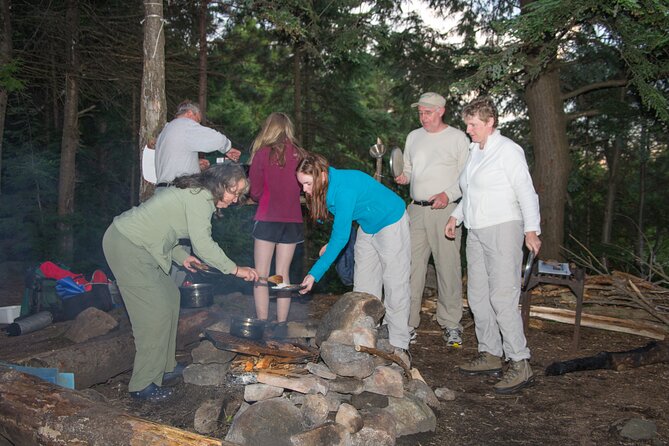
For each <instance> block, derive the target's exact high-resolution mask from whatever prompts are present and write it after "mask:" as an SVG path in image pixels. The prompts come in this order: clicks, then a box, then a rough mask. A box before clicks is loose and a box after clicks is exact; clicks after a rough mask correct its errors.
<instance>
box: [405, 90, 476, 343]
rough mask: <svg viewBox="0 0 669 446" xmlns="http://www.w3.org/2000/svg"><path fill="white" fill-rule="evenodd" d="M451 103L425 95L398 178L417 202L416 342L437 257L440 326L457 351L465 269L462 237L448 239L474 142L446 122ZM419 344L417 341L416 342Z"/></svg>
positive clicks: (412, 324)
mask: <svg viewBox="0 0 669 446" xmlns="http://www.w3.org/2000/svg"><path fill="white" fill-rule="evenodd" d="M445 105H446V100H445V99H444V97H443V96H441V95H440V94H438V93H432V92H429V93H424V94H423V95H421V97H420V99H419V101H418V102H416V103H414V104H411V106H412V107H418V117H419V119H420V122H421V125H422V127H421V128H419V129H416V130H414V131H412V132H411V133H409V135H408V136H407V139H406V144H405V148H404V169H403V172H402V174H400V175H399V176H397V177H396V178H395V182H396V183H398V184H410V194H411V198H412V201H411V203H410V204H409V206H408V208H407V211H408V213H409V219H410V224H411V313H410V316H409V321H408V322H409V328H410V329H412V341H413V340H415V337H416V336H415V329H416V328H417V327H418V325H419V324H420V308H421V301H422V297H423V289H424V288H425V274H426V272H427V264H428V261H429V259H430V255H432V257H433V259H434V266H435V269H436V272H437V283H438V292H439V298H438V301H437V322H438V323H439V325H440V326H441V328H442V329H443V330H444V340H445V341H446V343H447V344H448V345H449V346H451V347H460V346H461V344H462V326H461V325H460V319H461V318H462V271H461V267H460V237H461V232H460V229H459V228H458V232H457V234H456V237H455V239H453V240H449V239H447V238H446V237H445V236H444V227H445V226H446V222H447V221H448V217H449V216H450V215H451V213H452V212H453V209H455V206H456V203H455V202H456V201H457V200H459V199H460V196H461V192H460V187H459V186H458V177H459V176H460V172H461V171H462V169H463V167H464V165H465V162H466V161H467V155H468V153H469V139H468V138H467V135H465V133H464V132H462V131H461V130H458V129H456V128H453V127H451V126H449V125H448V124H445V123H444V122H443V120H442V119H443V115H444V112H445V111H446V110H445V108H444V106H445ZM413 342H415V341H413Z"/></svg>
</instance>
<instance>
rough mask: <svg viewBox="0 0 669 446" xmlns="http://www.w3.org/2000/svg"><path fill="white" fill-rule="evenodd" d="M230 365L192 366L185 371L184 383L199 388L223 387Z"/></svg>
mask: <svg viewBox="0 0 669 446" xmlns="http://www.w3.org/2000/svg"><path fill="white" fill-rule="evenodd" d="M229 368H230V363H228V364H191V365H189V366H188V367H186V369H185V370H184V373H183V378H184V382H185V383H188V384H195V385H197V386H221V385H223V384H224V383H225V375H226V373H228V369H229Z"/></svg>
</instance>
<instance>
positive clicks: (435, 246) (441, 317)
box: [407, 203, 462, 329]
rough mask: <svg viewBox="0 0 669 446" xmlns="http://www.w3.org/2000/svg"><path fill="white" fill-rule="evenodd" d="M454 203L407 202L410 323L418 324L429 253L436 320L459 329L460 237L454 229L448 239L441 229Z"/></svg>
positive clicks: (460, 300) (453, 207) (459, 230)
mask: <svg viewBox="0 0 669 446" xmlns="http://www.w3.org/2000/svg"><path fill="white" fill-rule="evenodd" d="M455 206H456V204H455V203H451V204H449V205H448V206H447V207H446V208H444V209H432V208H430V207H429V206H418V205H415V204H410V205H409V207H408V208H407V211H408V212H409V220H410V225H411V315H410V316H409V326H411V327H413V328H416V327H418V325H419V324H420V308H421V304H422V300H423V290H424V288H425V274H426V273H427V263H428V261H429V260H430V255H432V257H433V259H434V268H435V270H436V273H437V286H438V292H439V298H438V300H437V322H438V323H439V325H440V326H441V328H460V329H462V326H461V325H460V319H462V267H461V266H460V238H461V234H462V230H461V229H460V228H459V227H458V228H457V229H456V235H455V240H450V239H447V238H446V236H445V235H444V228H445V227H446V222H448V218H449V217H450V215H451V213H452V212H453V210H454V209H455Z"/></svg>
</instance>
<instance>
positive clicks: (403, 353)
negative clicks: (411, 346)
mask: <svg viewBox="0 0 669 446" xmlns="http://www.w3.org/2000/svg"><path fill="white" fill-rule="evenodd" d="M393 353H394V354H395V356H397V357H398V358H400V360H401V361H402V362H403V363H404V364H405V365H406V366H407V367H408V368H411V353H409V350H407V349H404V348H399V347H395V350H394V351H393Z"/></svg>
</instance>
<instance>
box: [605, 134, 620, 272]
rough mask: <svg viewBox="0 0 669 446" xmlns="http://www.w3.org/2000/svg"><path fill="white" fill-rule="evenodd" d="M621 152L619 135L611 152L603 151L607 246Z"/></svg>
mask: <svg viewBox="0 0 669 446" xmlns="http://www.w3.org/2000/svg"><path fill="white" fill-rule="evenodd" d="M622 150H623V141H622V136H621V135H616V137H615V139H614V142H613V149H612V150H605V151H604V153H605V156H606V164H607V165H608V167H609V176H608V178H607V181H606V183H607V188H606V202H605V204H604V221H603V223H602V243H603V244H605V245H608V244H609V243H611V232H612V229H613V214H614V211H615V201H616V191H617V189H618V179H619V178H620V175H619V173H618V172H619V170H620V155H621V153H622ZM602 263H603V264H604V266H607V267H608V261H607V259H606V258H602Z"/></svg>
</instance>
